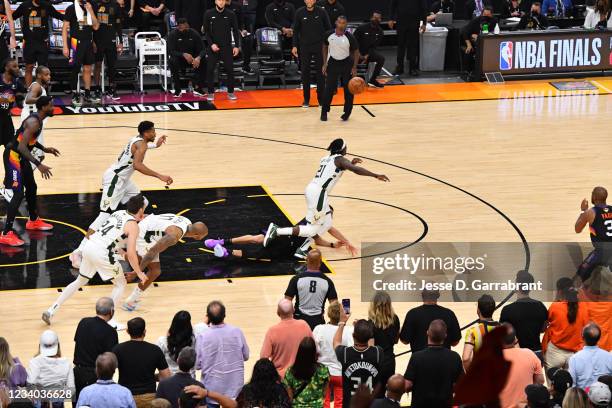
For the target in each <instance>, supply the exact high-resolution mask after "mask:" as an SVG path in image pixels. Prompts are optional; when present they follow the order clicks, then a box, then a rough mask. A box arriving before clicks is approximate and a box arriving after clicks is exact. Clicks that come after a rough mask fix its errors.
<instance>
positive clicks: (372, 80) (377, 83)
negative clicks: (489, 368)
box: [368, 79, 385, 88]
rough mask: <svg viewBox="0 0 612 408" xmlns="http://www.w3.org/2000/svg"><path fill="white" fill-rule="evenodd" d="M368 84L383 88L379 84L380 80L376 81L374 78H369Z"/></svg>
mask: <svg viewBox="0 0 612 408" xmlns="http://www.w3.org/2000/svg"><path fill="white" fill-rule="evenodd" d="M368 84H370V85H371V86H373V87H375V88H384V87H385V86H384V85H383V84H381V83H380V82H378V81H377V80H375V79H370V82H368Z"/></svg>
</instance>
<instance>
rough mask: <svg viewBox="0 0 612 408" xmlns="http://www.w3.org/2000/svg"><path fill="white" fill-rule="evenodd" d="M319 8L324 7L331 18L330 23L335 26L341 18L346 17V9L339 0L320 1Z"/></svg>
mask: <svg viewBox="0 0 612 408" xmlns="http://www.w3.org/2000/svg"><path fill="white" fill-rule="evenodd" d="M317 6H319V7H323V9H324V10H325V12H326V13H327V17H329V21H330V22H331V23H332V24H333V22H334V21H336V20H337V19H338V17H340V16H345V17H347V15H346V9H345V8H344V6H343V5H342V3H340V2H339V1H338V0H319V1H318V2H317Z"/></svg>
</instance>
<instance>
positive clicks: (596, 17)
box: [584, 0, 612, 29]
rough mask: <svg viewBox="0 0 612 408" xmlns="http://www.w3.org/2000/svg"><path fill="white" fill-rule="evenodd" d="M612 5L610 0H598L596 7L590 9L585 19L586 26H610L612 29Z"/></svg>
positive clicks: (590, 27)
mask: <svg viewBox="0 0 612 408" xmlns="http://www.w3.org/2000/svg"><path fill="white" fill-rule="evenodd" d="M610 8H612V5H611V4H610V2H609V1H608V0H597V3H595V8H593V9H590V10H589V12H588V13H587V16H586V18H585V19H584V28H588V29H594V28H608V29H612V13H611V12H610Z"/></svg>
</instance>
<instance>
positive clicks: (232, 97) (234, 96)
mask: <svg viewBox="0 0 612 408" xmlns="http://www.w3.org/2000/svg"><path fill="white" fill-rule="evenodd" d="M227 99H229V100H230V101H235V100H236V99H238V97H237V96H236V94H235V93H233V92H231V93H228V94H227Z"/></svg>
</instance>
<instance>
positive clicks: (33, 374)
mask: <svg viewBox="0 0 612 408" xmlns="http://www.w3.org/2000/svg"><path fill="white" fill-rule="evenodd" d="M27 371H28V384H30V385H33V384H36V381H37V380H38V375H39V374H40V365H39V364H38V359H36V358H33V359H31V360H30V364H28V370H27ZM70 371H72V370H70Z"/></svg>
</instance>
